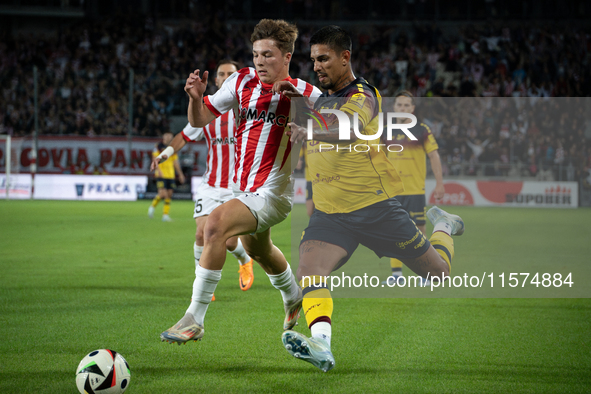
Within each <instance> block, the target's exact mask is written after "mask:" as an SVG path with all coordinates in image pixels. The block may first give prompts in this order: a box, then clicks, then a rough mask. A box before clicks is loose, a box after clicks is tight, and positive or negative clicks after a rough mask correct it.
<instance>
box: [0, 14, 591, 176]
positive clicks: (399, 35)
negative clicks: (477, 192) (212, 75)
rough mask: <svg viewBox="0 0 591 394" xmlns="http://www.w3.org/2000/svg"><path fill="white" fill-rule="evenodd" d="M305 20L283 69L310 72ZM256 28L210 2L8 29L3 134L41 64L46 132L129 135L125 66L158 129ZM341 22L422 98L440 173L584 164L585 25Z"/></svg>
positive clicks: (13, 125)
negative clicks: (206, 6)
mask: <svg viewBox="0 0 591 394" xmlns="http://www.w3.org/2000/svg"><path fill="white" fill-rule="evenodd" d="M299 27H300V38H299V39H298V41H297V42H296V51H295V54H294V59H293V61H292V68H291V75H292V77H299V78H302V79H304V80H307V81H310V82H312V83H315V82H316V76H315V73H314V72H313V69H312V64H311V62H310V61H309V59H308V53H309V39H310V36H311V34H312V32H313V31H314V30H315V29H317V27H316V26H306V25H305V24H304V23H300V26H299ZM251 29H252V26H251V25H248V24H246V23H244V24H242V23H240V24H237V23H229V22H228V21H225V20H222V19H220V17H219V15H216V14H213V15H212V16H210V17H209V18H208V20H204V21H200V22H199V21H194V20H182V21H179V22H178V23H175V24H174V25H173V24H167V23H163V22H157V21H155V20H154V19H152V18H150V17H148V18H138V17H137V16H133V17H130V16H124V15H122V14H120V15H119V16H117V17H112V18H110V19H107V20H98V21H85V22H84V23H80V24H77V25H71V26H69V27H65V28H63V29H61V30H59V31H58V32H57V34H56V35H55V36H44V37H36V36H19V37H13V36H9V35H7V33H3V34H4V37H2V39H1V40H0V133H8V134H13V135H16V136H19V135H29V134H31V133H32V131H33V128H34V122H33V119H34V118H33V113H34V101H33V97H34V94H33V91H34V84H33V66H34V65H36V66H37V67H38V76H39V77H38V97H39V109H40V116H39V122H40V133H43V134H49V135H86V136H89V137H93V136H95V135H125V134H127V129H128V106H129V83H130V82H129V81H130V71H129V70H130V69H133V71H134V79H133V107H134V109H133V133H134V134H135V135H139V136H160V135H162V134H163V133H164V132H166V131H168V130H169V128H170V119H171V116H172V115H183V114H185V111H186V95H185V93H184V91H183V86H184V81H185V78H186V75H187V74H188V72H190V71H192V70H193V69H195V68H201V69H207V70H213V69H214V68H215V65H216V62H217V61H218V60H220V59H222V58H231V59H235V60H237V61H238V62H239V64H240V65H241V66H247V65H250V64H251V61H252V55H251V49H250V42H249V39H248V38H249V34H248V32H250V31H251ZM349 30H350V31H351V32H352V33H353V37H354V45H353V48H354V50H355V51H356V56H355V57H354V59H355V60H354V63H353V66H354V71H355V72H357V73H358V74H359V75H363V76H364V77H365V78H366V79H367V80H368V81H369V82H370V83H371V84H373V85H375V86H376V87H377V88H378V89H379V90H380V91H381V93H382V95H383V96H384V97H387V96H392V95H393V94H394V93H395V92H396V91H397V90H398V89H400V88H402V87H405V88H406V89H408V90H410V91H411V92H413V94H414V95H415V96H416V97H418V98H421V99H420V100H421V101H420V102H419V105H418V107H417V115H418V116H419V118H422V119H424V120H425V121H426V122H427V123H428V124H430V125H431V127H432V128H433V132H434V133H435V135H436V137H437V139H438V141H439V144H440V147H441V154H442V157H443V158H444V160H443V161H444V162H447V165H446V169H445V170H446V171H447V173H448V174H460V173H461V174H480V175H508V173H509V171H510V166H509V165H508V164H509V163H519V164H521V165H522V175H525V174H527V173H528V174H530V175H536V174H538V176H544V171H546V170H545V167H548V166H551V165H553V164H559V165H563V166H565V170H564V171H565V172H564V174H556V173H555V174H554V177H556V176H557V175H560V176H561V177H562V176H564V177H567V178H572V177H575V176H578V172H579V171H581V170H583V168H585V167H587V168H590V167H591V143H589V141H588V140H587V139H586V138H585V127H586V125H587V124H589V119H588V117H589V114H588V111H585V109H584V108H585V103H586V102H587V101H586V100H588V99H583V98H577V99H575V97H586V96H589V94H590V93H591V67H589V66H590V61H591V35H590V33H591V31H590V30H589V29H588V28H580V27H576V26H568V25H551V24H549V25H548V24H546V25H544V26H542V25H538V24H536V23H534V22H527V23H514V24H512V23H503V22H490V23H481V24H471V25H468V24H456V25H443V26H441V27H438V25H437V24H434V23H414V24H406V25H398V26H396V25H390V26H381V25H371V24H367V23H364V24H352V25H351V26H349ZM213 85H214V84H213V83H210V86H209V88H210V89H212V92H213V89H214V86H213ZM431 97H433V98H434V99H432V100H431V99H429V100H427V101H425V98H431ZM470 97H483V98H493V97H501V98H499V99H470ZM503 97H504V99H502V98H503ZM550 97H560V98H558V99H552V100H548V99H547V98H550ZM420 103H423V104H420ZM587 107H588V105H587ZM479 162H486V163H496V164H495V165H494V166H489V167H481V166H480V167H479V166H478V163H479ZM571 167H572V168H571ZM511 168H513V169H515V168H516V167H515V166H512V167H511ZM548 176H550V175H549V174H548ZM563 179H565V178H563Z"/></svg>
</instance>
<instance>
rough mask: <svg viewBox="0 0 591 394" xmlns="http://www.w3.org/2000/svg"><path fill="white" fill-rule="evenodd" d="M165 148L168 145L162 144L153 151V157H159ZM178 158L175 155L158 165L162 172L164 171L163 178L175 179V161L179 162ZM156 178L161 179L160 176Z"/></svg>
mask: <svg viewBox="0 0 591 394" xmlns="http://www.w3.org/2000/svg"><path fill="white" fill-rule="evenodd" d="M165 148H166V145H164V144H163V143H162V142H160V143H159V144H158V145H156V147H155V148H154V150H153V151H152V157H156V156H158V155H159V154H160V153H161V152H162V151H163V150H164V149H165ZM178 158H179V157H178V155H177V154H176V153H175V154H174V155H172V156H171V157H169V158H168V159H166V161H164V162H160V164H158V168H159V169H160V171H162V178H164V179H174V161H175V160H178ZM156 176H157V177H158V178H160V177H159V176H158V175H156Z"/></svg>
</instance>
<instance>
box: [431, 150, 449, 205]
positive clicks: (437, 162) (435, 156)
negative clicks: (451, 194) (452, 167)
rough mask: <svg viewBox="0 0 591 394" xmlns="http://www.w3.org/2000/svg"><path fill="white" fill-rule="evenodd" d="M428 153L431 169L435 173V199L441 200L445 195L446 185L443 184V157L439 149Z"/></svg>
mask: <svg viewBox="0 0 591 394" xmlns="http://www.w3.org/2000/svg"><path fill="white" fill-rule="evenodd" d="M427 155H428V156H429V161H430V162H431V170H433V175H434V176H435V190H434V191H433V196H434V197H435V200H440V199H442V198H443V196H444V195H445V187H444V186H443V171H442V169H441V157H440V156H439V152H438V151H437V149H435V150H434V151H431V152H429V153H428V154H427Z"/></svg>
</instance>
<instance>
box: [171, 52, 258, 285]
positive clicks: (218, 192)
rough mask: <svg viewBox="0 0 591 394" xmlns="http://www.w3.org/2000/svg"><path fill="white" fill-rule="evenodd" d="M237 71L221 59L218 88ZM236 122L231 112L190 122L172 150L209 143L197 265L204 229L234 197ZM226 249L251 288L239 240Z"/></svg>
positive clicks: (198, 206)
mask: <svg viewBox="0 0 591 394" xmlns="http://www.w3.org/2000/svg"><path fill="white" fill-rule="evenodd" d="M236 71H238V64H237V63H236V62H234V61H232V60H222V61H220V62H219V63H218V66H217V69H216V77H215V84H216V86H217V88H218V89H219V88H220V87H221V86H222V84H223V83H224V81H225V80H226V79H227V78H228V77H229V76H230V75H232V74H234V73H235V72H236ZM235 131H236V120H235V117H234V111H228V112H226V113H224V114H223V115H222V116H220V117H218V118H216V119H215V120H214V121H213V122H211V123H210V124H208V125H207V126H205V127H192V126H191V124H190V123H187V125H186V126H185V128H184V129H183V131H181V132H180V133H178V134H177V135H176V136H175V137H174V139H173V140H172V142H171V143H170V147H171V148H172V149H173V150H174V152H178V151H179V150H181V149H182V148H183V147H184V146H185V144H186V143H187V142H191V141H199V140H201V139H203V138H205V142H206V143H207V160H206V162H207V166H206V169H205V173H204V174H203V177H202V180H201V184H200V185H199V188H198V189H197V193H196V198H195V210H194V212H193V218H195V223H196V226H197V231H196V234H195V244H194V245H193V250H194V254H195V264H196V265H199V259H200V258H201V253H202V252H203V246H204V239H203V229H204V228H205V224H206V223H207V218H208V217H209V214H210V213H211V212H212V211H213V210H214V209H215V208H217V207H219V206H220V205H222V204H223V203H224V202H227V201H229V200H231V199H232V198H233V197H234V194H233V193H232V187H231V181H232V176H233V175H234V151H235V146H236V137H235V135H234V133H235ZM226 249H227V250H228V251H229V252H230V253H232V255H234V257H236V259H237V260H238V262H239V263H240V269H239V272H240V277H239V283H240V289H242V290H243V291H246V290H248V289H250V287H251V286H252V282H253V280H254V274H253V271H252V259H251V258H250V257H249V256H248V255H247V254H246V252H245V250H244V247H243V246H242V242H240V238H239V237H232V238H230V239H228V240H227V241H226Z"/></svg>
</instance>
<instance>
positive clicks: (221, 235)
mask: <svg viewBox="0 0 591 394" xmlns="http://www.w3.org/2000/svg"><path fill="white" fill-rule="evenodd" d="M225 227H226V226H225V225H224V223H223V221H222V220H220V219H219V218H218V217H216V216H213V215H212V216H211V217H210V218H209V219H208V220H207V223H206V224H205V227H204V228H203V241H204V242H205V243H210V242H213V243H221V242H223V243H225V242H226V240H227V237H226V231H225Z"/></svg>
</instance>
